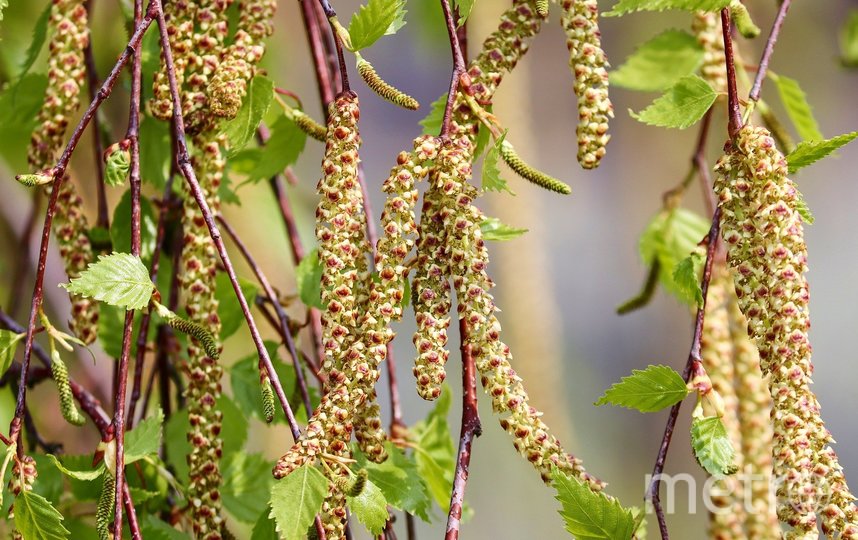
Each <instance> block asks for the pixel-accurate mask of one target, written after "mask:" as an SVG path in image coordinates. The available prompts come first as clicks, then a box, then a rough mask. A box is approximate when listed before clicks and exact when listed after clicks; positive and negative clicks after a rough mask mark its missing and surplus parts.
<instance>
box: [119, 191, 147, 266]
mask: <svg viewBox="0 0 858 540" xmlns="http://www.w3.org/2000/svg"><path fill="white" fill-rule="evenodd" d="M157 236H158V219H157V218H156V217H155V210H154V209H153V208H152V203H150V202H149V199H147V198H146V197H141V198H140V258H141V259H143V260H144V261H150V260H152V254H153V253H154V252H155V241H156V240H157ZM110 242H111V243H112V244H113V250H114V251H119V252H121V253H129V252H130V251H131V190H127V191H126V192H125V193H123V194H122V198H121V199H120V200H119V204H117V205H116V208H115V209H114V210H113V221H111V223H110Z"/></svg>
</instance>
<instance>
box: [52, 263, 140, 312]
mask: <svg viewBox="0 0 858 540" xmlns="http://www.w3.org/2000/svg"><path fill="white" fill-rule="evenodd" d="M60 286H61V287H63V288H64V289H66V290H67V291H69V292H71V293H74V294H79V295H81V296H85V297H87V298H95V299H96V300H100V301H102V302H107V303H108V304H110V305H112V306H119V307H124V308H126V309H143V308H145V307H146V306H147V305H148V304H149V299H151V298H152V291H154V290H155V285H153V284H152V281H151V280H150V279H149V271H148V270H147V269H146V266H145V265H144V264H143V261H141V260H140V258H139V257H135V256H134V255H131V254H130V253H115V252H114V253H112V254H110V255H99V257H98V261H97V262H94V263H91V264H90V265H89V266H88V267H87V269H86V270H84V271H83V273H81V275H80V276H79V277H77V278H75V279H73V280H71V282H70V283H61V284H60Z"/></svg>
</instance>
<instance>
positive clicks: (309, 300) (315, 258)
mask: <svg viewBox="0 0 858 540" xmlns="http://www.w3.org/2000/svg"><path fill="white" fill-rule="evenodd" d="M322 270H323V269H322V263H321V262H319V249H318V248H314V249H313V251H311V252H310V253H307V254H306V255H305V256H304V258H303V259H301V262H300V263H298V268H297V269H296V270H295V280H296V281H297V282H298V295H299V296H300V298H301V302H303V303H304V305H306V306H309V307H316V308H319V309H324V306H323V305H322Z"/></svg>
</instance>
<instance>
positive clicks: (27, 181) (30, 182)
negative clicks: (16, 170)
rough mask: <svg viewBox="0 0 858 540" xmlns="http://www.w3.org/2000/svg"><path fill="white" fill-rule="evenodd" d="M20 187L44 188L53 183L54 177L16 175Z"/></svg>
mask: <svg viewBox="0 0 858 540" xmlns="http://www.w3.org/2000/svg"><path fill="white" fill-rule="evenodd" d="M15 180H17V181H18V182H19V183H20V184H21V185H23V186H27V187H36V186H44V185H47V184H50V183H51V182H53V181H54V177H53V176H51V175H50V174H18V175H15Z"/></svg>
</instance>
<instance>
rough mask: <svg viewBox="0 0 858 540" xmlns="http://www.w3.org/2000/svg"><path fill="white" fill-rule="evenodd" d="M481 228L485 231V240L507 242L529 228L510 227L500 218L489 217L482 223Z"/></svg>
mask: <svg viewBox="0 0 858 540" xmlns="http://www.w3.org/2000/svg"><path fill="white" fill-rule="evenodd" d="M480 230H481V231H483V240H489V241H492V240H493V241H497V242H506V241H507V240H512V239H513V238H518V237H519V236H521V235H523V234H524V233H526V232H527V229H517V228H515V227H510V226H509V225H506V224H504V223H501V220H499V219H498V218H492V217H487V218H485V219H483V221H482V223H480Z"/></svg>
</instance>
